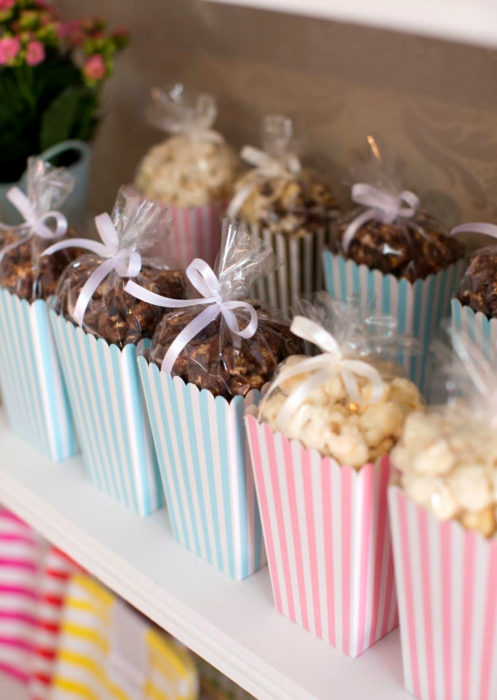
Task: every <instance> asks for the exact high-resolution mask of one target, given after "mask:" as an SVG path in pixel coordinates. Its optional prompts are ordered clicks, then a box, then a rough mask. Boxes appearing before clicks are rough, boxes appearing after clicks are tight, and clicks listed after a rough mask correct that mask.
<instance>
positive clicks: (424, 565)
mask: <svg viewBox="0 0 497 700" xmlns="http://www.w3.org/2000/svg"><path fill="white" fill-rule="evenodd" d="M389 506H390V520H391V527H392V533H393V549H394V558H395V576H396V581H397V595H398V601H399V616H400V632H401V643H402V658H403V664H404V682H405V686H406V688H407V690H408V691H409V692H411V693H413V694H414V695H415V696H416V697H417V698H421V699H422V700H495V698H497V664H496V663H495V659H496V655H497V540H495V539H493V540H485V539H484V538H483V537H481V536H480V535H478V534H476V533H472V532H468V531H466V530H465V529H464V528H463V527H462V526H461V525H460V524H459V523H458V522H455V521H448V522H442V521H440V520H437V519H436V518H435V517H433V516H432V515H431V514H430V513H428V511H426V510H425V509H424V508H421V507H419V506H417V505H416V504H414V503H413V502H411V501H410V500H409V499H408V498H406V496H405V494H404V492H403V491H402V490H401V489H399V488H398V487H396V486H391V487H390V488H389Z"/></svg>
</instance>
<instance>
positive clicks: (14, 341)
mask: <svg viewBox="0 0 497 700" xmlns="http://www.w3.org/2000/svg"><path fill="white" fill-rule="evenodd" d="M0 335H1V337H2V342H1V343H0V384H1V387H2V395H3V400H4V403H5V408H6V411H7V417H8V421H9V425H10V427H11V428H12V430H13V431H14V432H15V433H16V435H18V436H19V437H20V438H22V439H23V440H25V441H26V442H28V443H29V444H31V445H32V446H33V447H34V448H35V449H37V450H38V451H39V452H41V453H42V454H44V455H45V456H46V457H49V458H50V459H53V460H63V459H66V458H67V457H70V456H71V455H73V454H74V453H75V452H76V451H77V443H76V437H75V432H74V427H73V421H72V415H71V410H70V406H69V400H68V398H67V392H66V387H65V385H64V381H63V377H62V372H61V369H60V366H59V360H58V357H57V351H56V348H55V343H54V340H53V337H52V332H51V328H50V321H49V316H48V308H47V303H46V302H45V301H44V300H43V299H37V300H36V301H34V302H32V303H31V304H30V303H28V302H27V301H26V300H25V299H20V298H19V297H18V296H17V295H15V294H11V293H10V292H8V291H7V290H5V289H0Z"/></svg>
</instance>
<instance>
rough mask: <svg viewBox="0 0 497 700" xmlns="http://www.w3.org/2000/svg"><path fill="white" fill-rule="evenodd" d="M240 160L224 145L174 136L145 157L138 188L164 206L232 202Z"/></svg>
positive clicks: (137, 180)
mask: <svg viewBox="0 0 497 700" xmlns="http://www.w3.org/2000/svg"><path fill="white" fill-rule="evenodd" d="M237 169H238V159H237V156H236V155H235V153H234V151H233V149H232V148H230V146H228V145H227V144H226V143H224V142H217V141H209V140H202V139H191V138H188V137H187V136H183V135H179V136H173V137H171V138H169V139H167V140H166V141H163V142H162V143H160V144H158V145H157V146H154V147H153V148H151V149H150V151H149V152H148V153H147V154H146V156H145V157H144V158H143V160H142V162H141V164H140V166H139V168H138V172H137V175H136V180H135V184H136V187H137V188H138V189H139V190H141V191H142V192H143V194H144V195H145V196H146V197H147V198H148V199H152V200H155V201H158V202H162V203H163V204H168V205H172V206H179V207H195V206H201V205H203V204H206V203H207V202H212V201H220V200H224V199H226V200H227V199H229V197H230V196H231V194H232V188H233V182H234V180H235V177H236V173H237Z"/></svg>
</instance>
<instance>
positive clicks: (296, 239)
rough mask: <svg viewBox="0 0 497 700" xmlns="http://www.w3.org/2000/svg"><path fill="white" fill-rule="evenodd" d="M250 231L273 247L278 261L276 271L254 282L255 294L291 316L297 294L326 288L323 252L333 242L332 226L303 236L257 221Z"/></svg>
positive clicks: (253, 293) (300, 294)
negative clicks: (270, 227) (274, 228)
mask: <svg viewBox="0 0 497 700" xmlns="http://www.w3.org/2000/svg"><path fill="white" fill-rule="evenodd" d="M251 231H252V233H253V234H254V235H255V236H257V238H259V239H260V240H263V241H264V242H265V243H267V244H268V245H269V247H270V248H272V249H273V251H274V255H275V257H276V261H277V264H276V269H275V270H274V271H273V272H271V273H269V274H268V275H264V276H261V277H260V278H259V279H258V280H257V281H256V282H255V283H254V285H253V288H252V295H253V296H254V298H256V299H260V300H261V301H263V302H265V303H267V304H269V305H270V306H273V307H274V308H276V309H279V310H280V311H281V312H282V314H283V315H284V316H286V317H289V316H291V308H292V305H293V303H294V301H295V298H297V297H301V296H302V295H304V294H312V293H313V292H319V291H322V290H323V289H324V274H323V263H322V256H323V251H324V249H325V248H326V246H327V245H328V244H329V243H330V235H331V227H326V226H322V227H320V228H317V229H316V230H315V231H313V232H312V233H306V234H304V235H301V236H291V235H288V234H284V233H274V232H273V231H270V230H269V229H260V228H259V226H257V224H253V225H252V226H251Z"/></svg>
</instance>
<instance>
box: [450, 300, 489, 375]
mask: <svg viewBox="0 0 497 700" xmlns="http://www.w3.org/2000/svg"><path fill="white" fill-rule="evenodd" d="M451 319H452V325H453V326H454V327H455V328H457V330H458V331H461V332H462V333H463V334H464V335H466V336H467V337H468V338H470V339H471V340H472V341H473V342H474V343H476V344H477V345H478V346H479V347H480V349H481V351H482V352H483V354H484V356H485V357H486V358H487V360H490V361H491V362H496V361H497V319H495V318H487V316H485V314H483V313H482V312H481V311H473V309H472V308H471V307H470V306H466V305H463V304H461V302H460V301H459V299H452V301H451Z"/></svg>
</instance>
